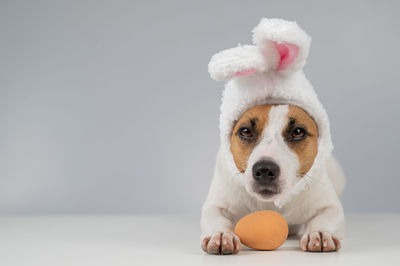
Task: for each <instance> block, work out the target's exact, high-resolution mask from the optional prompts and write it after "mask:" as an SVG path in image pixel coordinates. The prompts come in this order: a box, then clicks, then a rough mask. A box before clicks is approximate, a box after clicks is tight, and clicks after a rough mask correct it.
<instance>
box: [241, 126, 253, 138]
mask: <svg viewBox="0 0 400 266" xmlns="http://www.w3.org/2000/svg"><path fill="white" fill-rule="evenodd" d="M238 133H239V136H240V137H241V138H243V139H251V138H252V137H253V132H252V131H251V129H250V128H248V127H241V128H240V129H239V131H238Z"/></svg>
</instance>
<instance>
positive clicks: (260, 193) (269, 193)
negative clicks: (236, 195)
mask: <svg viewBox="0 0 400 266" xmlns="http://www.w3.org/2000/svg"><path fill="white" fill-rule="evenodd" d="M252 194H254V195H255V196H256V197H257V198H258V199H259V200H261V201H274V200H275V199H277V198H279V196H280V195H281V194H282V193H281V192H280V190H279V188H276V187H262V188H253V189H252Z"/></svg>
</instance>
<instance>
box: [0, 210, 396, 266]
mask: <svg viewBox="0 0 400 266" xmlns="http://www.w3.org/2000/svg"><path fill="white" fill-rule="evenodd" d="M399 225H400V214H379V215H378V214H377V215H372V214H363V215H347V230H346V231H347V235H346V239H345V241H344V242H343V247H342V249H341V250H340V251H339V252H335V253H306V252H303V251H300V250H299V248H298V242H297V240H288V241H286V243H285V244H284V245H283V246H282V247H280V248H279V249H277V250H275V251H254V250H249V249H247V250H244V251H241V252H240V253H239V254H237V255H233V256H213V255H206V254H204V253H203V251H202V250H201V248H200V238H199V234H200V233H199V221H198V218H194V217H186V216H2V217H0V265H2V266H14V265H24V266H33V265H40V266H47V265H49V266H50V265H51V266H57V265H85V266H89V265H96V266H101V265H112V266H116V265H135V266H136V265H187V266H191V265H241V266H247V265H274V266H275V265H335V266H337V265H379V266H380V265H400V233H399V232H400V231H399Z"/></svg>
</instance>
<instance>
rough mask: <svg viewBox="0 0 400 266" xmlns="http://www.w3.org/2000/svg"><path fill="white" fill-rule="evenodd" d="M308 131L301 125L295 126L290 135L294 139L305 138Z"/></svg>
mask: <svg viewBox="0 0 400 266" xmlns="http://www.w3.org/2000/svg"><path fill="white" fill-rule="evenodd" d="M306 134H307V131H306V130H305V129H304V128H301V127H295V128H294V129H293V130H292V131H291V132H290V137H291V138H292V140H301V139H304V137H305V136H306Z"/></svg>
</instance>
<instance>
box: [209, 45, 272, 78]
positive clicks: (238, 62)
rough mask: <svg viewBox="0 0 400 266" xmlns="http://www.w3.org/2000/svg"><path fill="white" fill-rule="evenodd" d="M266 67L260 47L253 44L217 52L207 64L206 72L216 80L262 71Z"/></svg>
mask: <svg viewBox="0 0 400 266" xmlns="http://www.w3.org/2000/svg"><path fill="white" fill-rule="evenodd" d="M267 68H268V64H267V62H266V61H265V58H264V56H263V55H262V53H261V51H260V48H259V47H258V46H255V45H243V46H238V47H235V48H231V49H228V50H224V51H222V52H219V53H218V54H215V55H214V56H213V57H212V58H211V60H210V63H209V64H208V72H209V73H210V75H211V78H212V79H214V80H216V81H228V80H230V79H232V78H233V77H243V76H250V75H253V74H255V73H261V72H264V71H266V69H267Z"/></svg>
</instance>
